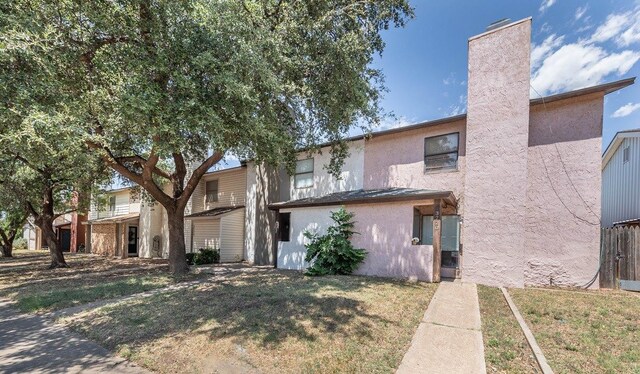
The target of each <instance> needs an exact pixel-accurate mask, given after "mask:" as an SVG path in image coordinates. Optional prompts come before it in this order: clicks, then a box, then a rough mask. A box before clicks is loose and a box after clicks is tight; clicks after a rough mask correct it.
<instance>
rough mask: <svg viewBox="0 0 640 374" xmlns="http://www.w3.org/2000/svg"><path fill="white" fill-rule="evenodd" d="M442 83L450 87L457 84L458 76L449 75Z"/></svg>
mask: <svg viewBox="0 0 640 374" xmlns="http://www.w3.org/2000/svg"><path fill="white" fill-rule="evenodd" d="M442 83H443V84H444V85H445V86H448V85H450V84H457V83H458V80H457V79H456V75H455V74H454V73H449V76H448V77H446V78H445V79H443V80H442Z"/></svg>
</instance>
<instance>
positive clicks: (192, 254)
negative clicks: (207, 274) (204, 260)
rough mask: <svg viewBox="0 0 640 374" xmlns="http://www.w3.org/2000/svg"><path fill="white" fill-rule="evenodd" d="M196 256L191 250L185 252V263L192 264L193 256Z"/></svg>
mask: <svg viewBox="0 0 640 374" xmlns="http://www.w3.org/2000/svg"><path fill="white" fill-rule="evenodd" d="M195 257H196V254H195V253H193V252H191V253H187V265H194V264H195V262H194V261H193V260H194V258H195Z"/></svg>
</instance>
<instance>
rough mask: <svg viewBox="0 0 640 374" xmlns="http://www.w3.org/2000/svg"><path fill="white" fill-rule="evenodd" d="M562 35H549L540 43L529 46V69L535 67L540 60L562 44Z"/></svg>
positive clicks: (540, 62)
mask: <svg viewBox="0 0 640 374" xmlns="http://www.w3.org/2000/svg"><path fill="white" fill-rule="evenodd" d="M563 41H564V36H556V34H552V35H549V36H548V37H547V38H546V39H545V40H544V41H542V44H540V45H533V46H531V69H537V68H538V67H539V66H540V64H542V61H543V60H544V59H545V58H547V57H548V56H549V54H551V53H552V52H553V51H554V50H555V49H556V48H558V47H559V46H561V45H562V42H563Z"/></svg>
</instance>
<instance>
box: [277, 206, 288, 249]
mask: <svg viewBox="0 0 640 374" xmlns="http://www.w3.org/2000/svg"><path fill="white" fill-rule="evenodd" d="M278 229H279V230H280V241H281V242H288V241H289V239H290V238H289V237H290V233H291V213H280V215H279V222H278Z"/></svg>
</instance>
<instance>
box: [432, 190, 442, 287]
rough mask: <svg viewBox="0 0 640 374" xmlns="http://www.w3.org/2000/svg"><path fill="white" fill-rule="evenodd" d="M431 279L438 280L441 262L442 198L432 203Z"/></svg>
mask: <svg viewBox="0 0 640 374" xmlns="http://www.w3.org/2000/svg"><path fill="white" fill-rule="evenodd" d="M433 204H434V205H433V281H434V282H440V263H441V262H442V245H441V240H440V239H441V234H442V200H441V199H435V201H434V203H433Z"/></svg>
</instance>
